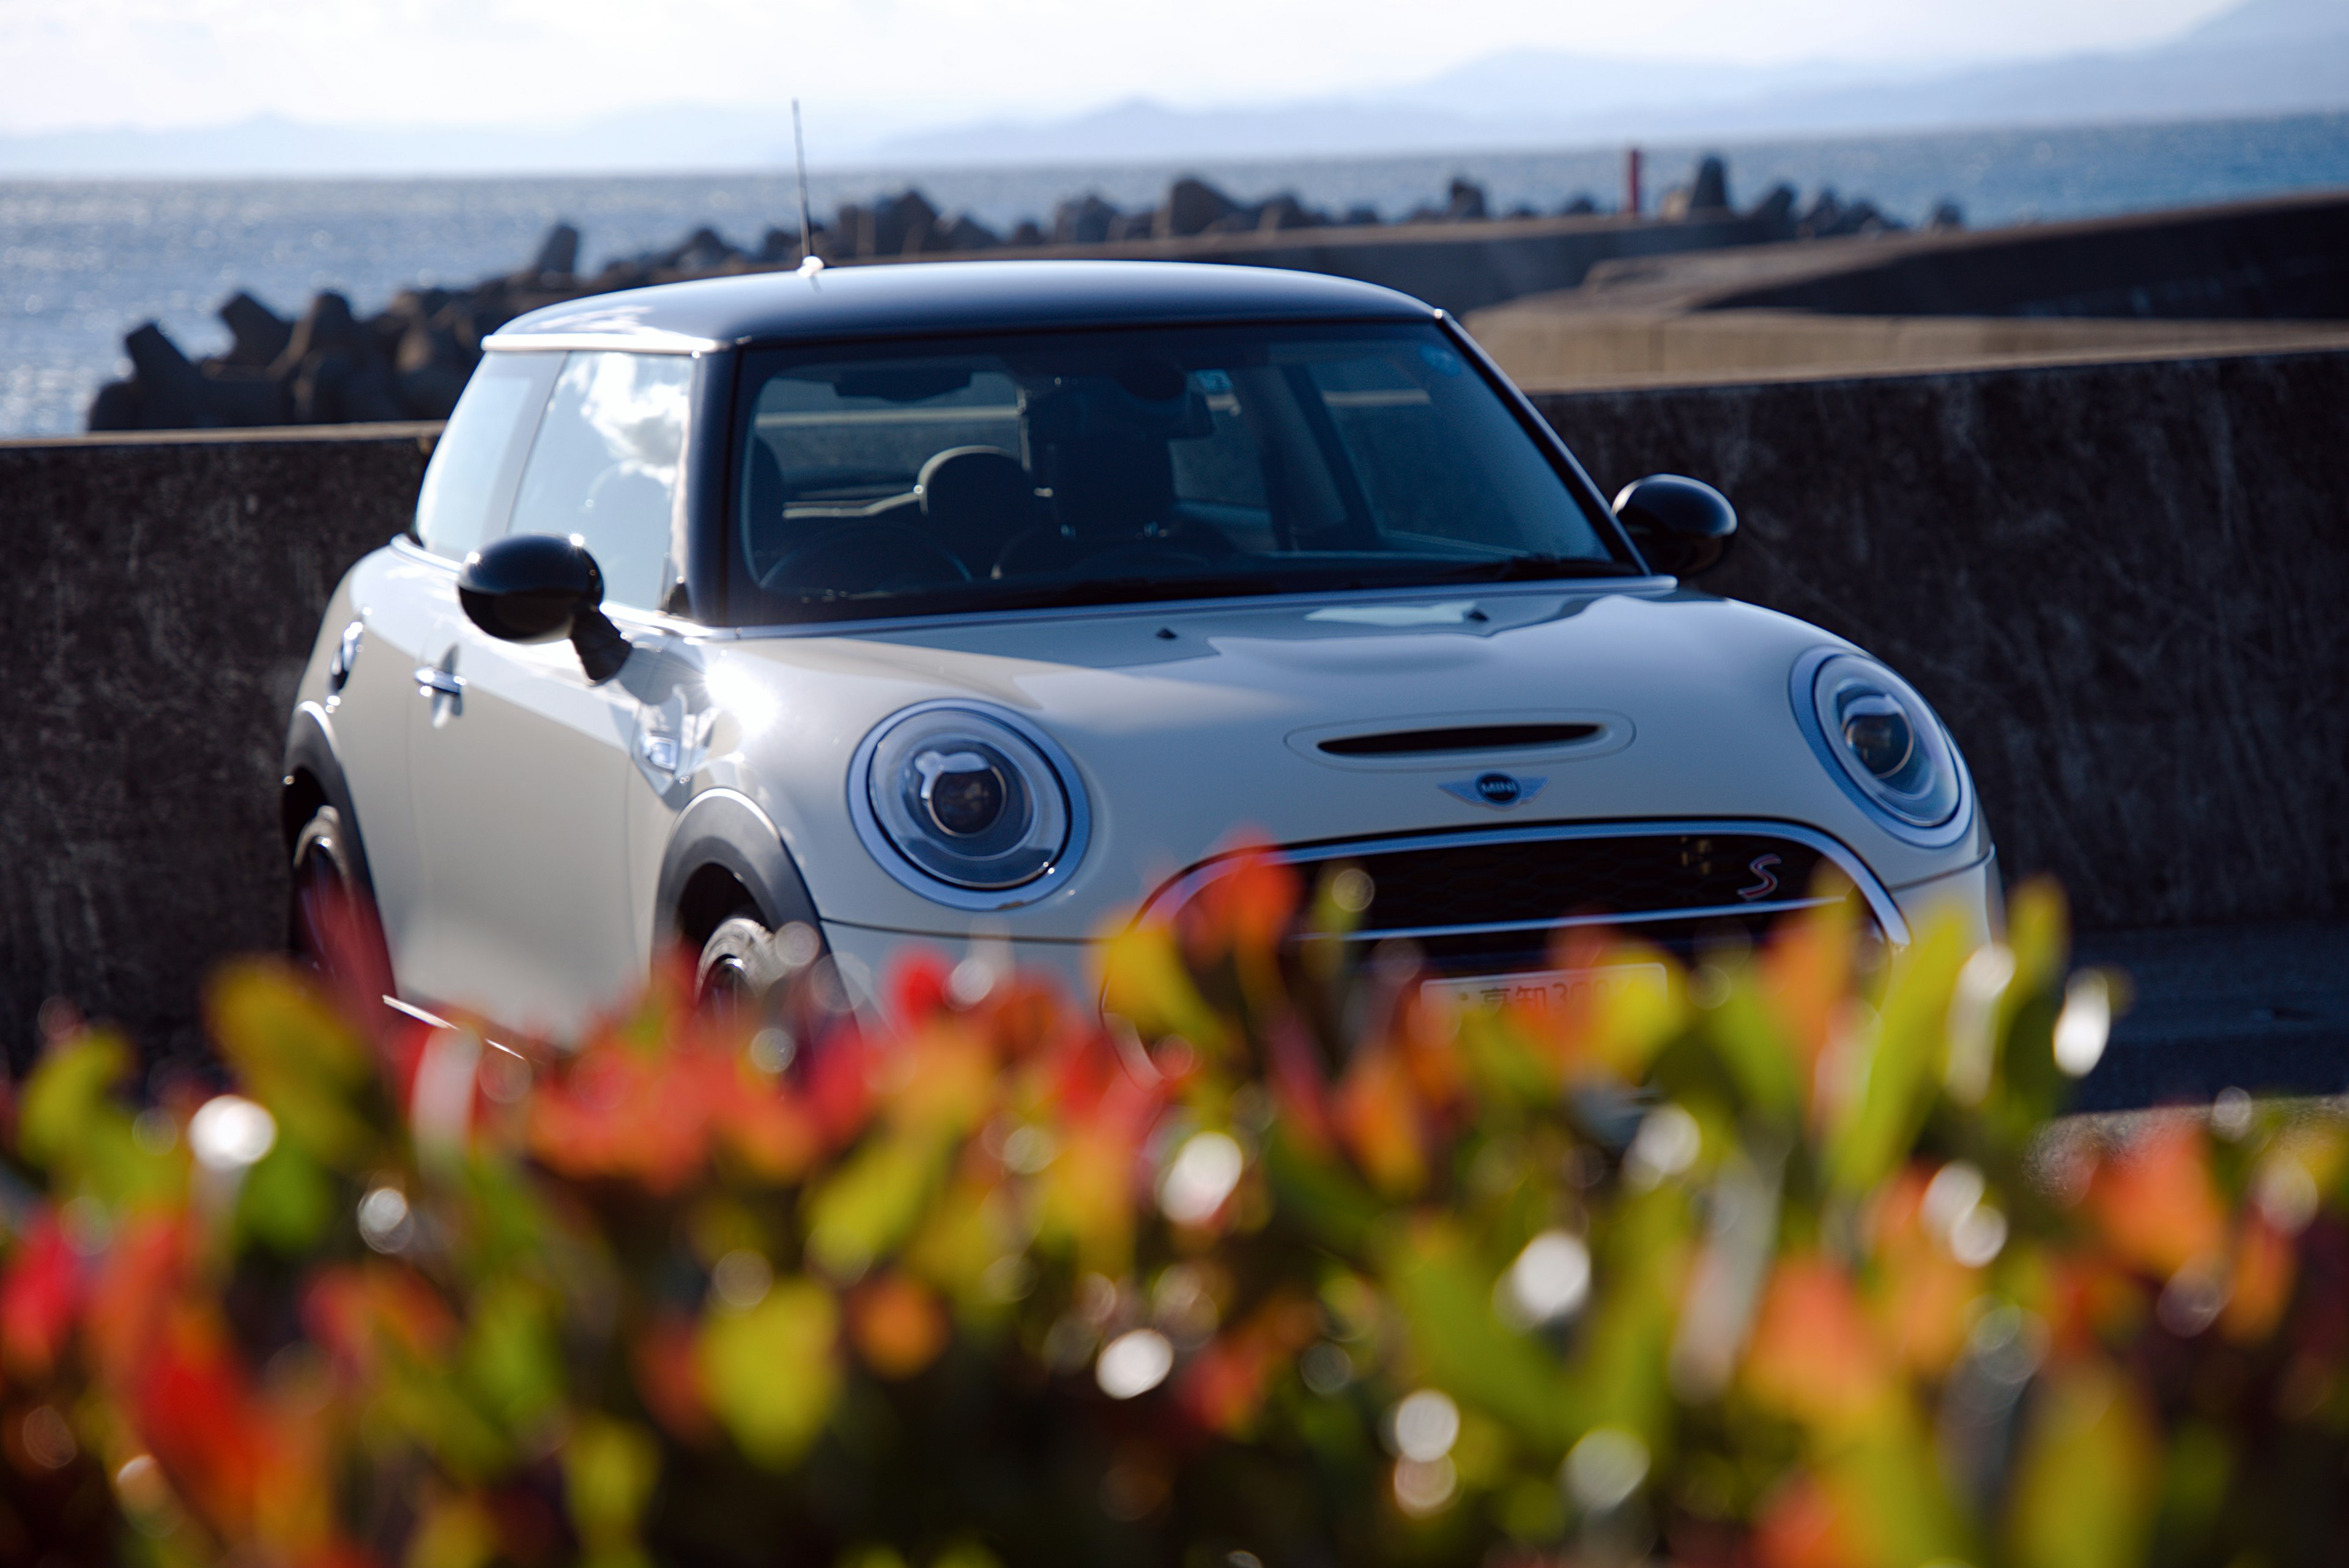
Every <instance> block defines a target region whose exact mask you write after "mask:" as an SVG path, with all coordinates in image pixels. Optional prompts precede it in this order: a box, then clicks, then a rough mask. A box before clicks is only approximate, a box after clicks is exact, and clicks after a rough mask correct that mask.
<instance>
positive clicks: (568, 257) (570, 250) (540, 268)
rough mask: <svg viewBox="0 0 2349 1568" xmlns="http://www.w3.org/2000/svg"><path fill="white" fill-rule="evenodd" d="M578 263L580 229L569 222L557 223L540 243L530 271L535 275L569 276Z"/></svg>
mask: <svg viewBox="0 0 2349 1568" xmlns="http://www.w3.org/2000/svg"><path fill="white" fill-rule="evenodd" d="M578 265H579V231H578V230H577V229H574V228H573V227H572V226H571V225H570V224H569V223H556V224H555V225H554V227H553V228H551V229H549V230H547V231H546V238H544V239H543V240H541V241H540V242H539V243H538V254H537V255H536V256H535V257H534V258H533V260H532V261H531V264H530V272H531V275H533V277H561V278H567V277H569V276H570V275H572V273H573V272H574V271H576V270H577V268H578Z"/></svg>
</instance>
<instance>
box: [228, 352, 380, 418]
mask: <svg viewBox="0 0 2349 1568" xmlns="http://www.w3.org/2000/svg"><path fill="white" fill-rule="evenodd" d="M197 373H198V374H199V375H200V376H201V377H202V380H203V390H202V393H201V394H200V395H199V400H198V403H199V410H200V417H199V419H198V420H197V423H199V424H200V425H224V426H229V427H232V428H238V429H247V430H250V429H253V428H255V427H257V426H262V425H282V424H284V423H285V422H286V417H287V413H288V410H287V409H286V406H285V388H284V387H283V386H281V385H280V384H279V383H278V381H277V379H276V378H275V377H274V376H273V375H272V374H271V373H270V372H269V371H267V370H257V369H253V368H252V367H250V366H246V365H222V364H219V363H216V362H215V363H207V364H205V365H203V366H202V367H200V368H199V369H198V372H197ZM395 417H396V416H395Z"/></svg>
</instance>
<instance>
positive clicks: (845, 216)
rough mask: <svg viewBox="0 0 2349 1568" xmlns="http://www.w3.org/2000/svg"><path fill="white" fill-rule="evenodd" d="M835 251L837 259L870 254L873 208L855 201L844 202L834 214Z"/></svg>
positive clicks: (871, 249)
mask: <svg viewBox="0 0 2349 1568" xmlns="http://www.w3.org/2000/svg"><path fill="white" fill-rule="evenodd" d="M832 232H833V244H834V245H835V246H836V247H837V248H836V249H834V250H833V253H832V254H833V257H834V258H835V259H839V258H844V257H849V256H869V255H872V254H874V249H873V212H872V209H871V208H869V207H866V206H864V205H863V204H861V203H859V202H842V203H841V204H840V207H839V209H838V210H837V211H836V212H835V213H833V220H832Z"/></svg>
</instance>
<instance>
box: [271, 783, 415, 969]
mask: <svg viewBox="0 0 2349 1568" xmlns="http://www.w3.org/2000/svg"><path fill="white" fill-rule="evenodd" d="M355 848H356V846H354V845H353V843H352V842H351V836H350V829H349V827H348V826H346V825H345V823H344V821H343V816H342V813H340V812H339V811H336V809H335V808H334V807H333V806H331V805H321V806H320V807H318V809H317V810H316V811H314V812H312V813H311V814H310V820H309V821H307V822H305V823H304V824H303V825H302V829H301V831H300V832H298V833H296V834H295V836H294V852H293V873H294V886H293V897H292V900H291V908H290V912H289V916H288V919H287V931H286V945H287V946H288V947H289V948H290V949H291V950H292V951H293V953H294V956H295V958H297V959H299V960H301V961H304V962H305V963H307V964H309V965H310V966H312V967H313V968H315V969H316V970H317V971H319V972H321V973H322V974H325V975H326V976H327V977H328V978H330V979H334V980H337V981H348V982H350V983H351V984H352V985H353V986H355V987H357V989H358V991H359V993H360V994H362V995H365V996H370V997H372V996H375V995H383V994H388V993H389V992H390V990H391V955H390V953H389V952H388V950H386V949H385V947H384V943H383V929H382V928H381V927H380V926H379V925H378V924H377V922H376V914H375V904H374V900H373V898H371V897H370V896H369V889H368V888H367V885H366V883H365V882H364V881H363V880H362V879H361V877H359V875H358V873H357V869H356V867H357V855H356V854H355V853H354V851H355Z"/></svg>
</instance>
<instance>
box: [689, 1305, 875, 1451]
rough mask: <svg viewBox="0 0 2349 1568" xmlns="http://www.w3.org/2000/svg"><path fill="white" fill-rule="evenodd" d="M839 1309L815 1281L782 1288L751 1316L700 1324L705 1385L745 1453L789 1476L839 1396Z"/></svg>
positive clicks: (717, 1317)
mask: <svg viewBox="0 0 2349 1568" xmlns="http://www.w3.org/2000/svg"><path fill="white" fill-rule="evenodd" d="M839 1332H840V1306H839V1303H837V1302H836V1301H834V1300H833V1294H832V1293H831V1292H830V1291H828V1290H826V1289H825V1288H824V1287H823V1286H822V1285H820V1284H817V1283H816V1282H813V1281H812V1280H804V1279H795V1280H783V1281H779V1282H776V1284H775V1285H774V1287H773V1288H772V1289H771V1290H770V1291H769V1292H768V1293H767V1294H766V1297H765V1299H763V1300H762V1301H761V1302H760V1303H759V1304H758V1305H756V1306H754V1307H752V1308H751V1309H750V1311H748V1312H745V1313H740V1314H725V1315H720V1316H716V1317H712V1318H710V1319H709V1321H708V1322H707V1323H705V1324H703V1325H702V1330H701V1341H700V1345H699V1346H698V1358H699V1361H700V1366H701V1377H702V1383H703V1385H704V1386H706V1387H707V1388H708V1389H709V1403H710V1406H711V1407H712V1408H713V1409H714V1410H715V1411H716V1412H717V1415H718V1418H719V1421H720V1422H721V1423H723V1424H724V1426H725V1428H726V1429H727V1431H728V1432H729V1433H730V1434H732V1436H733V1438H734V1441H735V1442H736V1444H737V1445H739V1446H740V1449H742V1452H743V1453H744V1454H746V1455H748V1456H749V1457H750V1459H752V1460H753V1461H755V1462H757V1463H759V1464H761V1465H764V1466H766V1467H767V1468H768V1469H777V1470H781V1469H790V1468H791V1467H792V1465H794V1464H796V1463H797V1462H798V1461H799V1459H800V1457H801V1456H802V1454H804V1453H805V1452H806V1451H807V1449H808V1445H809V1444H811V1443H812V1442H813V1441H815V1438H816V1435H817V1434H818V1433H820V1432H822V1431H823V1426H824V1422H825V1421H826V1420H827V1419H828V1418H829V1417H831V1415H832V1409H833V1404H834V1403H835V1402H836V1401H837V1400H838V1399H839V1397H840V1386H841V1372H840V1363H839V1358H838V1354H837V1348H836V1344H835V1342H836V1341H837V1340H838V1338H839Z"/></svg>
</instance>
